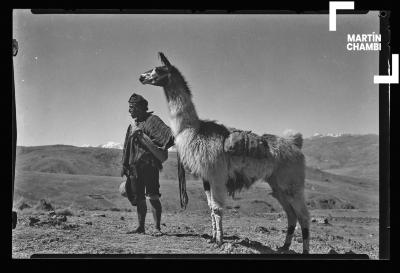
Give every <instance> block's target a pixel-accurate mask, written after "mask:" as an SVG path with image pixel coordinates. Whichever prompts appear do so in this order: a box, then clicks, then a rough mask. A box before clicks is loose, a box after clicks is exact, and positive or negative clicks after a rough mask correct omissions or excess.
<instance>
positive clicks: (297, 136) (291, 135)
mask: <svg viewBox="0 0 400 273" xmlns="http://www.w3.org/2000/svg"><path fill="white" fill-rule="evenodd" d="M284 135H285V138H286V139H287V140H289V141H290V142H292V143H293V144H294V145H295V146H296V147H297V148H299V149H301V148H302V147H303V135H302V134H301V133H298V132H297V133H296V132H294V131H292V130H288V131H285V132H284Z"/></svg>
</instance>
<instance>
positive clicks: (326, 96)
mask: <svg viewBox="0 0 400 273" xmlns="http://www.w3.org/2000/svg"><path fill="white" fill-rule="evenodd" d="M373 32H375V33H379V17H378V13H377V12H369V13H368V14H363V15H361V14H358V15H337V31H335V32H330V31H329V17H328V14H322V15H317V14H298V15H297V14H296V15H285V14H275V15H272V14H271V15H269V14H258V15H250V14H247V15H223V14H214V15H205V14H197V15H191V14H187V15H183V14H157V15H156V14H123V15H122V14H121V15H120V14H90V15H89V14H86V15H85V14H73V15H71V14H69V15H68V14H66V15H64V14H43V15H34V14H32V13H31V12H30V11H29V10H14V11H13V38H15V39H17V41H18V44H19V51H18V55H17V56H16V57H14V58H13V62H14V73H15V96H16V111H17V145H19V146H38V145H53V144H67V145H74V146H82V145H85V144H86V145H92V146H96V145H99V144H104V143H106V142H109V141H114V142H120V143H121V142H123V141H124V138H125V133H126V128H127V126H128V125H129V122H130V121H131V117H130V116H129V113H128V99H129V97H130V95H131V94H132V93H133V92H135V93H138V94H141V95H143V96H144V97H145V98H146V99H147V100H148V102H149V110H151V111H154V114H156V115H158V116H160V117H161V119H163V120H164V122H165V123H166V124H169V114H168V109H167V104H166V99H165V96H164V93H163V91H162V88H160V87H156V86H151V85H142V84H141V83H140V82H139V80H138V79H139V75H140V74H142V73H143V72H145V71H147V70H149V69H152V68H154V67H155V66H160V65H161V63H160V60H159V58H158V55H157V52H159V51H162V52H164V54H165V55H166V56H167V57H168V59H169V61H170V62H171V63H172V64H173V65H174V66H176V67H177V68H178V69H179V70H180V71H181V73H182V74H183V75H184V77H185V78H186V80H187V82H188V84H189V86H190V88H191V91H192V94H193V102H194V104H195V107H196V110H197V113H198V115H199V117H200V118H202V119H211V120H216V121H218V122H219V123H222V124H224V125H226V126H230V127H236V128H239V129H243V130H252V131H253V132H255V133H257V134H263V133H269V134H276V135H282V134H283V132H284V131H285V130H287V129H291V130H294V131H298V132H301V133H302V134H303V136H304V137H310V136H312V135H313V134H315V133H317V132H318V133H322V134H327V133H351V134H369V133H373V134H379V103H378V85H376V84H374V83H373V76H374V75H378V74H379V73H378V72H379V52H378V51H365V52H362V51H348V50H347V49H346V44H347V34H352V33H355V34H363V33H365V34H370V33H373Z"/></svg>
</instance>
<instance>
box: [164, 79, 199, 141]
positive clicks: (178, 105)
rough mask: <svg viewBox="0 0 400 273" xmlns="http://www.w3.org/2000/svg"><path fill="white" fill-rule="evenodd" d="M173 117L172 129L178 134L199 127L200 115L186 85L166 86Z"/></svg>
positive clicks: (166, 94) (170, 111) (165, 90)
mask: <svg viewBox="0 0 400 273" xmlns="http://www.w3.org/2000/svg"><path fill="white" fill-rule="evenodd" d="M164 92H165V96H166V97H167V101H168V108H169V113H170V118H171V129H172V132H173V133H174V135H175V136H176V135H178V134H179V133H180V132H182V131H183V130H185V129H190V128H195V129H197V128H198V127H199V117H198V116H197V113H196V109H195V107H194V104H193V102H192V99H191V95H190V92H189V90H188V88H187V87H186V86H180V85H176V84H170V85H168V86H166V87H164Z"/></svg>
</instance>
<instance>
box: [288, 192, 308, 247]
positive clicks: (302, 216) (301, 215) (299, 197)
mask: <svg viewBox="0 0 400 273" xmlns="http://www.w3.org/2000/svg"><path fill="white" fill-rule="evenodd" d="M290 204H291V206H292V208H293V210H294V212H295V213H296V216H297V219H298V220H299V223H300V226H301V234H302V237H303V254H308V253H309V251H310V214H309V212H308V209H307V206H306V202H305V199H304V192H303V191H302V192H298V193H296V194H295V196H294V197H293V199H291V200H290Z"/></svg>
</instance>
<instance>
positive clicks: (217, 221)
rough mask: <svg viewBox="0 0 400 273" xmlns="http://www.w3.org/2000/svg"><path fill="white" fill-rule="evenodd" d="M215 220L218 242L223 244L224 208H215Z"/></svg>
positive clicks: (219, 244)
mask: <svg viewBox="0 0 400 273" xmlns="http://www.w3.org/2000/svg"><path fill="white" fill-rule="evenodd" d="M213 214H214V221H215V227H216V243H217V245H218V246H221V245H222V244H223V243H224V240H223V238H224V233H223V230H222V208H220V209H213Z"/></svg>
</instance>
